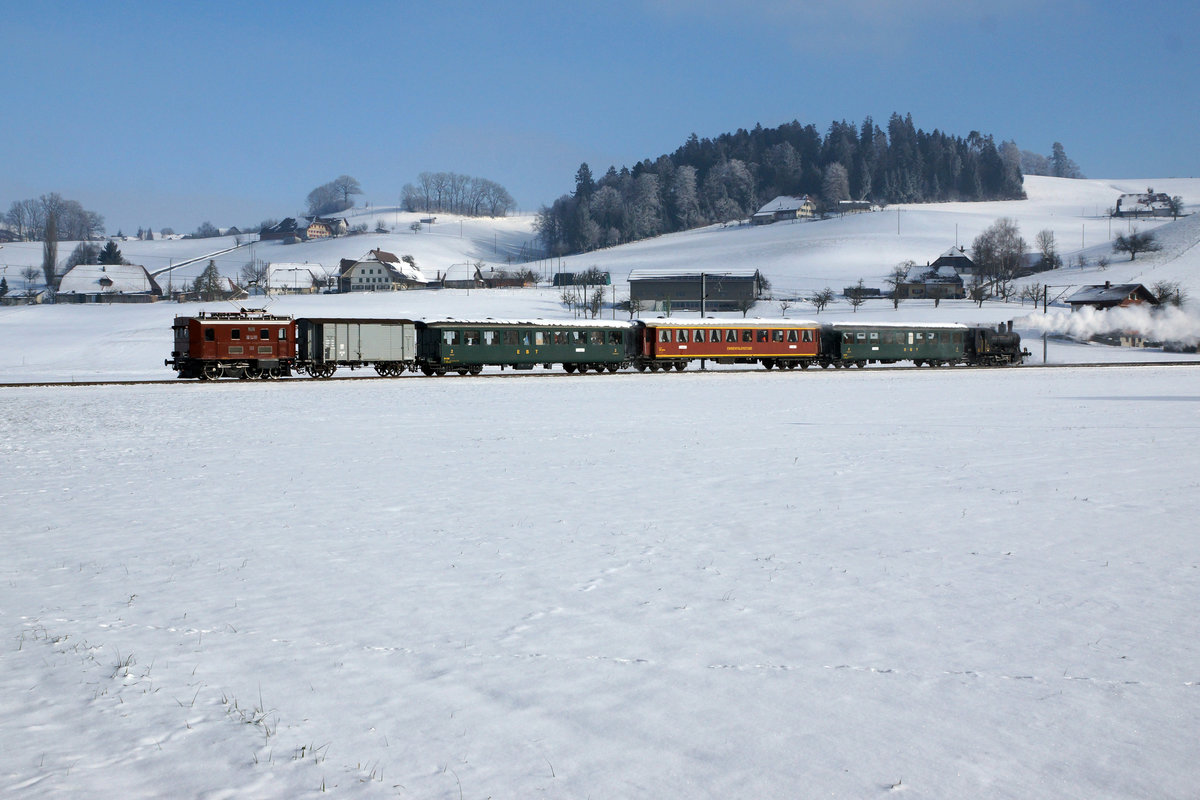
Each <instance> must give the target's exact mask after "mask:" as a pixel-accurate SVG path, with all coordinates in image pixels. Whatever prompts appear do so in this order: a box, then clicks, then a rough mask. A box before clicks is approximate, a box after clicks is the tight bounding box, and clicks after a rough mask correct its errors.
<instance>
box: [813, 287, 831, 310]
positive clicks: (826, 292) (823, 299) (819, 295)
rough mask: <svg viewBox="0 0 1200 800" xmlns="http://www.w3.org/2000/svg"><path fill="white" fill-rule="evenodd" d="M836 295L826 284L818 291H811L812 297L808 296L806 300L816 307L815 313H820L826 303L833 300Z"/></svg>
mask: <svg viewBox="0 0 1200 800" xmlns="http://www.w3.org/2000/svg"><path fill="white" fill-rule="evenodd" d="M835 300H836V297H835V296H834V294H833V289H830V288H829V287H828V286H826V287H825V288H824V289H822V290H821V291H819V292H813V294H812V297H810V298H808V302H810V303H812V304H813V306H815V307H816V309H817V313H818V314H820V313H821V312H822V311H823V310H824V309H825V307H826V306H827V305H829V304H830V303H833V302H835Z"/></svg>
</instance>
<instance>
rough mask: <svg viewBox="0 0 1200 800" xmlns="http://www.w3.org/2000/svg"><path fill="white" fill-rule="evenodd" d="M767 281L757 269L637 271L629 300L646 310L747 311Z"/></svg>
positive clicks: (631, 277) (632, 277) (633, 276)
mask: <svg viewBox="0 0 1200 800" xmlns="http://www.w3.org/2000/svg"><path fill="white" fill-rule="evenodd" d="M764 288H765V280H764V278H763V276H762V273H761V272H759V271H758V270H756V269H730V270H722V271H719V272H718V271H714V272H671V271H662V270H651V269H635V270H633V271H632V272H630V273H629V300H630V302H631V303H640V304H641V307H642V308H643V309H645V310H653V311H699V310H700V297H701V293H703V296H704V298H705V300H704V310H705V311H745V310H746V309H748V308H750V307H751V306H753V305H754V302H755V301H756V300H758V298H759V297H760V296H761V295H762V293H763V291H764Z"/></svg>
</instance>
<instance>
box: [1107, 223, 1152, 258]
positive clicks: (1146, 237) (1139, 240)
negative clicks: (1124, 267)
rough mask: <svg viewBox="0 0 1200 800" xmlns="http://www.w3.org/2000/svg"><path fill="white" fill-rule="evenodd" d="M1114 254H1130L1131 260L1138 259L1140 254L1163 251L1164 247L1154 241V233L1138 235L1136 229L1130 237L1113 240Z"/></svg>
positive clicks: (1121, 236)
mask: <svg viewBox="0 0 1200 800" xmlns="http://www.w3.org/2000/svg"><path fill="white" fill-rule="evenodd" d="M1112 248H1113V252H1114V253H1129V260H1130V261H1133V260H1134V259H1135V258H1137V254H1138V253H1154V252H1157V251H1159V250H1162V245H1161V244H1159V243H1158V242H1156V241H1154V234H1153V233H1138V230H1137V228H1134V229H1133V231H1132V232H1130V234H1129V235H1128V236H1125V235H1124V234H1122V235H1120V236H1118V237H1117V238H1116V239H1114V240H1113V246H1112Z"/></svg>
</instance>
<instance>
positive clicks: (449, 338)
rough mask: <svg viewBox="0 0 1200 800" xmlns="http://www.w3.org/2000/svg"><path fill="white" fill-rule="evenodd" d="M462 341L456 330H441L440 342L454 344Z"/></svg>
mask: <svg viewBox="0 0 1200 800" xmlns="http://www.w3.org/2000/svg"><path fill="white" fill-rule="evenodd" d="M460 341H462V337H461V336H460V335H459V332H458V331H442V343H443V344H449V345H456V344H458V343H459V342H460Z"/></svg>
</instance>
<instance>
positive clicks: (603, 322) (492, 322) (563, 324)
mask: <svg viewBox="0 0 1200 800" xmlns="http://www.w3.org/2000/svg"><path fill="white" fill-rule="evenodd" d="M421 323H422V324H424V325H478V326H479V327H481V328H486V327H488V326H493V327H502V326H505V325H523V326H527V327H539V328H632V327H633V326H634V325H636V324H637V323H635V322H632V321H628V320H620V319H536V318H535V319H454V318H453V317H444V318H441V319H426V320H421Z"/></svg>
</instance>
